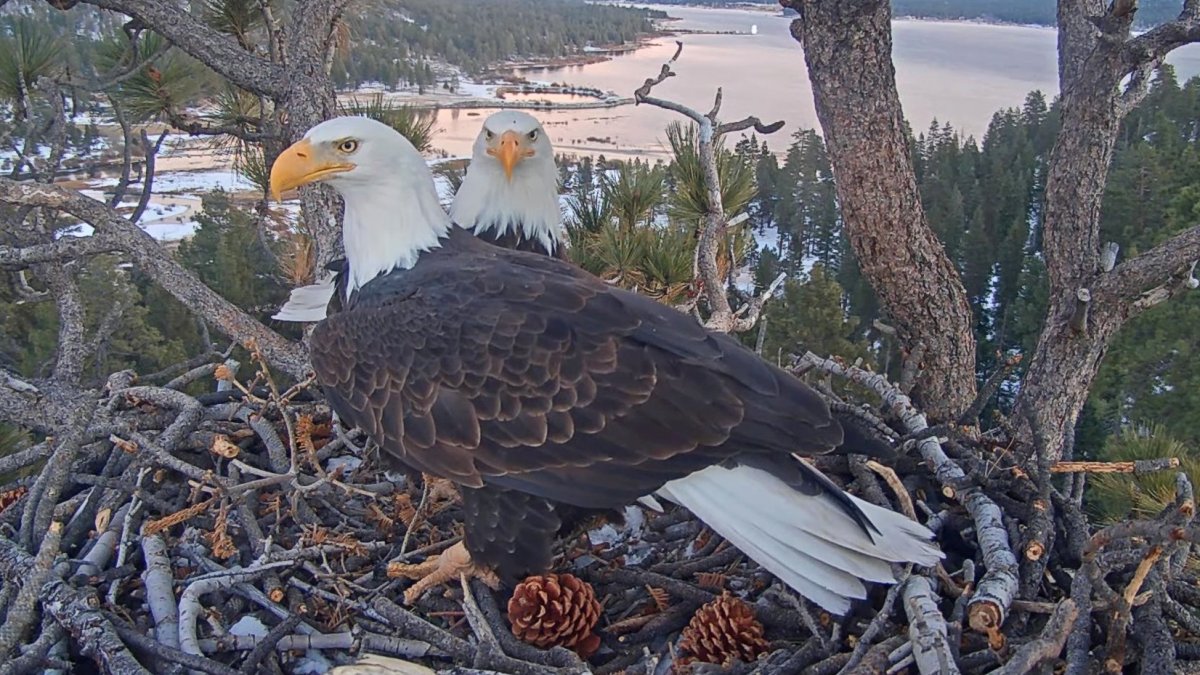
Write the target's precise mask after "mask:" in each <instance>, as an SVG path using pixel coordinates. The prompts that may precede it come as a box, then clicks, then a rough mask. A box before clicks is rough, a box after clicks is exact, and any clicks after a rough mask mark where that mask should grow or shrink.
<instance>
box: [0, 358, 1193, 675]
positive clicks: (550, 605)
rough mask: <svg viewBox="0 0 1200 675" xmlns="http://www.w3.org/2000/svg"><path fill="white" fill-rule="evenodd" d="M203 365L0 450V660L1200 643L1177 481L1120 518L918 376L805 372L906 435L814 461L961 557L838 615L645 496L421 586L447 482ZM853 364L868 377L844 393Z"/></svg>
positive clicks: (486, 656)
mask: <svg viewBox="0 0 1200 675" xmlns="http://www.w3.org/2000/svg"><path fill="white" fill-rule="evenodd" d="M194 365H195V364H192V365H191V366H188V367H189V368H193V369H195V368H194ZM209 365H210V366H213V365H214V364H209ZM199 370H200V372H201V373H202V375H201V377H199V378H194V379H193V380H192V381H189V380H188V378H187V377H184V376H181V375H180V374H179V372H173V373H164V374H158V375H154V376H148V377H145V378H141V379H140V380H139V379H138V378H137V377H136V376H134V375H133V374H132V373H118V374H115V375H114V376H113V377H112V378H110V380H109V383H108V386H107V387H106V388H105V389H104V390H103V391H96V392H91V393H89V394H88V397H87V398H86V399H85V400H86V402H87V403H86V406H90V408H88V407H86V406H85V408H86V409H85V408H81V413H80V414H79V415H77V416H76V417H74V418H73V422H72V423H73V424H74V425H75V426H74V427H73V428H63V429H61V430H57V433H56V434H55V436H54V437H52V438H48V439H46V440H45V441H44V442H42V443H41V445H37V446H34V447H32V448H30V449H27V450H23V451H22V452H21V453H19V454H18V455H14V456H13V457H14V458H17V459H13V458H0V470H2V471H4V472H6V473H5V474H4V477H3V479H0V577H2V578H3V581H4V584H3V587H2V589H0V616H3V617H4V625H3V626H0V647H2V648H3V651H4V654H3V659H4V660H5V662H4V668H0V670H4V671H5V672H8V671H13V672H39V671H41V670H45V669H61V670H71V669H72V667H75V668H76V669H78V668H83V667H84V666H83V665H82V664H84V663H91V664H94V665H97V666H98V667H99V668H100V670H101V671H107V672H117V673H143V672H155V673H166V672H184V671H188V670H191V671H198V672H207V673H218V674H221V675H229V674H230V673H235V672H239V671H240V672H283V673H291V672H313V671H314V670H316V671H328V670H330V669H336V668H338V667H342V666H349V665H352V664H353V663H354V662H355V661H357V660H358V659H360V658H363V657H364V656H366V655H368V654H375V655H386V656H389V657H392V658H396V659H400V660H402V661H411V662H417V663H420V664H423V665H424V666H426V667H428V668H431V669H432V670H434V671H435V672H439V671H445V672H457V673H469V672H472V671H473V670H474V671H476V672H478V671H493V672H504V673H520V674H533V675H542V674H546V675H551V674H564V673H579V672H585V670H590V671H591V672H595V673H597V674H604V673H626V674H627V675H636V674H649V673H661V672H664V671H665V669H667V668H668V667H670V662H671V661H675V660H677V659H678V660H679V661H682V662H683V664H686V663H687V662H688V661H689V660H692V663H691V664H690V665H689V666H688V667H689V668H690V669H691V670H692V671H693V672H697V673H699V672H732V673H751V672H754V673H764V674H766V673H772V674H774V673H799V672H811V673H835V672H839V671H844V672H853V673H866V672H885V671H889V672H899V671H902V670H904V669H905V668H908V669H909V670H910V672H915V671H923V672H933V671H937V670H940V671H941V672H965V673H982V672H991V671H994V670H996V669H1002V670H1001V671H1000V672H1004V673H1024V672H1032V671H1034V670H1039V671H1040V670H1044V669H1054V668H1058V669H1062V668H1065V670H1066V672H1067V673H1079V674H1083V673H1091V672H1104V671H1108V672H1120V671H1122V670H1129V669H1136V670H1139V671H1140V672H1144V673H1171V672H1176V671H1179V670H1186V669H1188V668H1194V667H1195V666H1196V665H1197V664H1196V662H1197V661H1200V620H1197V619H1196V617H1197V616H1200V613H1198V612H1200V592H1198V591H1197V590H1196V589H1197V588H1200V566H1197V565H1196V564H1195V563H1194V558H1193V557H1192V553H1191V547H1192V545H1193V543H1194V542H1195V541H1196V540H1197V530H1196V529H1195V527H1194V525H1193V524H1192V515H1193V512H1194V501H1193V497H1192V492H1191V484H1190V482H1189V481H1188V479H1187V477H1186V476H1185V475H1183V474H1179V475H1178V479H1177V481H1176V482H1177V485H1176V498H1175V500H1174V502H1172V503H1170V504H1166V505H1164V508H1163V510H1162V512H1161V513H1160V514H1158V515H1157V516H1156V517H1154V518H1150V519H1145V520H1130V521H1125V522H1121V523H1115V524H1107V525H1106V526H1103V527H1101V526H1100V525H1098V524H1095V523H1091V522H1090V521H1089V519H1088V517H1087V514H1086V512H1085V510H1084V509H1083V508H1082V504H1083V496H1084V486H1085V480H1084V477H1085V476H1086V473H1084V472H1085V471H1088V470H1090V469H1092V468H1094V467H1089V466H1070V465H1067V466H1065V467H1058V468H1057V469H1055V468H1054V467H1051V466H1047V465H1045V463H1039V462H1038V461H1036V460H1035V459H1032V456H1033V455H1034V454H1035V453H1033V452H1032V451H1031V449H1030V448H1026V447H1022V446H1021V445H1020V444H1019V443H1017V442H1015V441H1014V440H1013V439H1012V438H1011V437H1010V436H1009V435H1008V434H1007V433H1006V432H1005V431H1004V428H1005V427H1004V425H1003V424H1001V425H999V426H998V428H997V429H996V430H993V431H984V432H981V431H980V430H978V429H977V428H974V427H965V426H958V425H945V426H940V427H935V428H929V427H928V425H927V424H926V423H925V420H924V417H923V416H921V415H920V414H919V412H918V411H916V410H914V409H913V408H912V405H911V403H910V402H909V401H908V399H907V397H906V396H905V395H904V393H903V392H902V391H901V390H900V389H899V388H897V387H895V386H893V385H892V384H890V383H888V382H887V381H886V380H884V379H883V378H881V377H880V376H878V375H877V374H874V373H869V372H866V371H862V370H860V369H858V368H855V367H854V366H850V365H847V364H844V363H841V362H837V361H830V360H827V359H818V358H816V357H811V355H810V357H806V358H805V360H804V361H802V363H801V365H800V367H799V369H798V370H797V375H798V376H800V377H805V378H806V379H808V380H809V381H810V382H813V383H814V384H815V385H816V386H817V387H818V388H819V389H821V390H822V391H823V392H824V393H825V395H826V396H827V397H828V398H829V400H830V402H831V405H833V406H834V407H835V408H837V409H840V410H852V411H853V413H852V414H854V415H857V416H858V417H859V418H860V421H861V422H862V423H863V425H864V427H865V428H867V429H873V430H874V433H875V434H877V435H878V436H879V438H880V439H881V440H884V441H886V442H887V443H889V444H890V445H892V446H893V447H896V448H898V449H899V451H900V456H899V458H898V459H897V460H896V461H895V462H892V463H889V464H887V465H882V464H877V463H874V462H870V461H868V460H867V459H866V458H861V457H854V456H851V457H824V458H818V459H816V460H814V464H815V465H816V466H817V467H818V468H819V469H821V470H822V471H824V472H825V473H826V474H827V475H829V476H830V477H831V478H832V479H833V480H835V481H836V482H838V483H839V484H841V485H843V486H845V487H846V488H847V489H848V490H849V491H850V492H852V493H854V494H856V495H858V496H860V497H862V498H863V499H867V500H869V501H872V502H875V503H877V504H880V505H884V506H887V507H888V508H892V509H895V510H897V511H901V512H911V514H912V515H913V516H914V517H916V518H917V519H918V520H919V521H921V522H923V523H925V524H926V525H927V526H928V527H930V529H932V530H933V531H934V532H935V533H937V536H938V543H939V545H940V546H941V547H942V549H943V550H944V551H945V552H946V559H945V560H944V562H943V564H942V565H940V566H939V567H937V568H934V569H908V568H899V567H898V568H897V569H896V570H895V573H896V576H897V578H898V579H900V580H901V583H898V584H896V585H894V586H890V587H889V586H879V585H875V586H871V587H870V590H869V595H868V597H867V598H866V599H865V600H862V601H860V602H857V603H855V605H854V607H853V609H852V610H851V612H850V613H849V614H848V615H847V616H844V617H836V616H830V615H828V614H826V613H824V612H822V611H820V609H819V608H817V607H815V606H814V605H812V604H811V603H808V602H806V601H804V600H803V599H802V598H799V597H797V596H796V595H795V594H794V593H792V592H791V591H789V590H788V589H786V588H785V587H783V586H782V585H781V584H780V583H779V582H778V581H777V580H775V579H774V578H773V577H772V576H771V575H769V574H768V573H766V572H764V571H763V570H762V569H761V568H759V567H758V566H757V565H756V564H754V563H753V562H752V561H750V560H749V559H748V558H747V557H746V556H744V555H742V554H741V553H740V552H739V551H737V550H736V549H735V548H733V547H732V546H730V545H729V544H728V543H727V542H725V541H724V540H722V539H721V538H720V537H718V536H716V535H714V534H713V533H712V532H711V531H710V530H708V529H707V528H706V527H705V526H704V525H703V524H702V523H700V522H698V521H697V520H696V519H695V518H693V517H692V516H691V515H690V514H689V513H687V512H686V511H683V510H681V509H677V508H670V507H668V508H667V510H666V511H665V512H663V513H655V512H652V511H649V510H646V509H643V508H641V507H640V506H634V507H629V508H627V509H626V510H625V514H624V516H625V519H624V522H623V523H608V524H595V523H590V524H588V525H587V526H586V527H583V528H581V529H580V530H578V531H576V532H574V533H571V534H570V535H568V536H564V537H563V538H562V539H561V540H560V541H559V543H558V546H557V550H556V558H555V565H554V571H555V572H557V573H558V574H557V576H555V575H550V576H547V577H544V578H539V579H535V580H529V581H527V582H525V583H524V584H523V585H521V586H520V587H519V588H518V589H517V590H516V593H515V594H513V593H512V592H511V591H509V590H501V591H499V592H493V591H491V590H489V589H487V588H486V587H484V586H482V585H481V584H474V585H471V584H467V585H458V584H451V585H449V586H444V587H441V588H440V589H438V590H437V591H436V592H431V593H427V594H426V595H425V596H424V597H423V598H422V599H421V601H420V602H419V604H418V605H417V606H415V607H412V608H408V607H404V606H402V605H401V604H400V602H399V598H400V596H401V595H402V594H403V591H404V590H405V588H407V587H408V585H409V584H410V583H411V582H410V581H408V580H405V579H394V578H391V577H389V575H388V566H389V564H411V563H419V562H421V561H422V560H423V559H425V558H427V557H428V556H431V555H434V554H436V553H438V552H440V551H442V550H444V549H445V548H447V547H449V546H451V545H452V544H454V543H455V542H456V541H458V540H459V537H460V535H461V526H460V522H461V515H462V514H461V509H460V506H459V499H458V496H457V493H456V491H455V490H454V489H452V487H453V486H449V485H441V484H439V483H438V482H437V481H428V482H427V481H426V480H425V477H423V476H421V475H420V474H403V473H398V472H394V471H391V470H389V469H388V467H386V466H385V465H384V464H383V462H382V460H381V458H380V454H379V451H378V448H376V447H374V446H373V445H372V444H371V443H370V442H368V441H367V440H366V439H365V437H363V436H362V435H360V434H358V433H356V432H353V431H347V430H344V429H341V428H340V427H339V426H338V425H337V424H336V423H335V422H334V420H332V419H331V416H330V413H329V410H328V408H327V407H326V406H325V405H324V403H323V402H322V400H321V399H320V396H319V394H318V393H317V392H315V391H313V390H311V389H310V387H309V386H308V383H300V384H298V385H296V386H293V387H291V388H284V387H279V386H276V383H275V382H274V381H273V379H272V378H271V375H270V373H269V372H268V371H267V370H266V369H265V368H264V367H262V366H261V365H260V366H259V367H258V369H257V371H256V372H252V373H250V374H249V375H248V376H243V377H241V378H239V377H236V376H235V375H236V373H235V370H236V369H231V368H229V367H226V368H225V369H223V370H220V371H219V374H220V383H221V386H222V388H223V389H224V390H223V391H219V392H216V393H213V391H212V390H213V388H214V386H215V384H216V382H215V381H214V380H213V379H212V374H213V373H214V371H215V370H216V369H215V367H208V368H207V370H204V369H199ZM242 370H243V371H245V370H247V369H242ZM168 380H169V381H170V384H171V387H170V388H168V387H166V386H164V384H162V383H165V382H167V381H168ZM847 383H853V385H854V388H853V391H855V392H857V393H856V394H855V395H854V396H853V397H850V396H846V395H840V396H839V395H837V394H835V393H834V392H835V390H836V391H848V389H844V388H843V387H844V385H846V384H847ZM864 404H865V405H864ZM839 406H841V407H839ZM85 413H86V414H85ZM1143 468H1145V467H1143ZM1161 468H1163V469H1165V470H1168V471H1170V470H1173V469H1172V463H1171V462H1164V463H1162V467H1161ZM1104 470H1111V467H1106V468H1105V469H1104ZM38 524H43V525H42V527H41V529H40V531H38V528H37V526H38ZM48 531H49V534H47V532H48ZM505 608H506V609H507V610H508V611H507V612H506V611H504V609H505ZM547 617H549V619H547ZM1135 619H1136V621H1135ZM539 620H540V621H541V623H540V624H539ZM551 624H553V626H551ZM514 633H515V635H514ZM518 637H520V638H523V639H525V640H528V641H529V642H532V643H533V644H536V645H539V647H548V649H542V648H539V647H534V646H531V645H530V644H527V643H526V642H523V641H522V640H521V639H518ZM552 645H557V646H552ZM572 650H575V651H572ZM576 652H578V653H576ZM581 656H582V657H586V658H587V661H586V663H585V662H584V661H583V659H582V658H581ZM705 662H712V663H711V664H709V663H705ZM715 664H722V665H715ZM680 665H682V664H680ZM345 672H352V671H345Z"/></svg>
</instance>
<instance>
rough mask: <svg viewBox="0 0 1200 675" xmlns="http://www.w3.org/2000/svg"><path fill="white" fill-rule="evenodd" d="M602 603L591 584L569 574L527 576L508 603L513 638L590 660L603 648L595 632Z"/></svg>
mask: <svg viewBox="0 0 1200 675" xmlns="http://www.w3.org/2000/svg"><path fill="white" fill-rule="evenodd" d="M599 620H600V603H599V602H598V601H597V600H596V592H595V591H594V590H593V589H592V586H591V584H589V583H588V582H586V581H583V580H582V579H579V578H578V577H575V576H572V575H570V574H546V575H543V576H534V577H528V578H526V579H525V580H524V581H522V582H521V583H520V584H518V585H517V587H516V589H514V590H513V594H512V598H511V599H510V600H509V601H508V621H509V623H511V624H512V632H513V635H515V636H517V638H519V639H520V640H522V641H524V642H528V643H529V644H531V645H533V646H535V647H541V648H542V649H548V648H550V647H566V648H568V649H573V650H574V651H575V653H577V654H579V655H580V656H581V657H583V658H585V659H586V658H587V657H589V656H591V655H592V654H593V653H595V651H596V649H597V648H598V647H599V646H600V637H599V636H598V635H596V634H595V633H593V632H592V629H594V628H595V627H596V622H597V621H599Z"/></svg>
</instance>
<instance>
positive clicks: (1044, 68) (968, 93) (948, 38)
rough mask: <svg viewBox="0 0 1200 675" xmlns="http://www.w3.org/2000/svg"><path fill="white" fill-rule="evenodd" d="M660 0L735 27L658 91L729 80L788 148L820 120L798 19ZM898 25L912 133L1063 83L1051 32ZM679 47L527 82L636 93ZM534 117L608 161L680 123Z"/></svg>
mask: <svg viewBox="0 0 1200 675" xmlns="http://www.w3.org/2000/svg"><path fill="white" fill-rule="evenodd" d="M660 8H661V9H664V10H666V11H667V12H668V14H670V15H671V16H674V17H679V18H680V19H681V21H676V22H672V23H671V25H672V26H673V27H677V28H681V29H691V30H709V31H734V32H736V33H738V34H732V35H729V34H720V35H703V34H701V35H683V36H682V37H681V38H680V39H681V40H682V41H683V43H684V50H683V55H682V56H681V57H680V60H679V61H678V62H677V63H676V64H675V67H674V70H675V72H676V73H677V76H676V77H673V78H671V79H669V80H667V81H666V82H664V83H663V84H662V85H660V86H658V87H656V88H655V89H654V94H655V95H656V96H661V97H664V98H670V99H672V100H675V101H679V102H681V103H685V104H687V105H690V106H692V107H694V108H698V109H700V110H702V111H707V110H708V109H709V107H711V105H712V101H713V95H714V94H715V92H716V88H717V87H718V86H719V87H722V88H723V89H724V100H725V103H724V105H723V107H722V109H721V110H722V114H721V117H722V119H724V120H733V119H738V118H741V117H744V116H746V115H757V116H758V117H760V118H761V119H763V120H764V121H774V120H777V119H782V120H784V121H786V122H787V125H786V126H785V127H784V130H783V131H781V132H779V133H777V134H776V135H775V136H774V137H772V138H771V139H770V142H771V144H772V146H773V147H776V148H780V149H782V148H783V147H786V145H787V144H788V139H787V136H788V135H790V134H791V133H792V132H794V131H795V130H796V129H799V128H816V127H817V126H818V124H817V118H816V112H815V110H814V108H813V100H812V88H811V86H810V85H809V82H808V75H807V69H806V67H805V65H804V56H803V53H802V52H801V50H800V47H799V45H798V44H797V43H796V42H795V40H793V39H792V37H791V35H790V34H789V32H788V26H789V23H790V19H788V18H784V17H782V16H780V15H779V14H778V13H777V12H775V11H771V12H765V11H756V10H745V9H701V8H691V7H674V6H670V7H660ZM751 26H757V34H756V35H751V34H750V30H751ZM892 26H893V35H894V46H893V61H894V62H895V65H896V83H897V87H898V89H899V91H900V100H901V103H902V104H903V106H904V112H905V115H906V117H907V118H908V120H909V123H910V124H911V125H912V126H913V128H914V129H918V130H922V129H925V128H927V127H928V126H929V124H930V122H932V121H933V120H934V119H936V120H938V121H939V122H942V123H945V122H949V123H950V124H952V125H954V127H955V128H957V129H960V130H962V131H963V133H964V134H967V135H973V136H975V137H976V138H981V137H982V135H983V133H984V131H985V130H986V129H987V125H988V122H989V121H990V119H991V117H992V115H993V114H994V113H995V112H996V111H997V110H999V109H1001V108H1006V107H1014V106H1020V105H1021V103H1022V101H1023V100H1024V99H1025V95H1026V94H1027V93H1029V92H1030V91H1032V90H1035V89H1038V90H1041V91H1042V92H1043V93H1045V94H1046V96H1047V97H1048V98H1049V97H1052V96H1053V95H1054V94H1056V93H1057V91H1058V82H1057V77H1058V76H1057V69H1056V58H1057V56H1056V53H1055V50H1056V46H1055V37H1056V35H1055V31H1054V29H1052V28H1038V27H1027V26H993V25H986V24H975V23H959V22H942V21H915V20H898V21H895V22H893V24H892ZM674 50H675V43H674V42H673V41H672V40H670V39H662V40H658V41H656V42H655V43H654V44H653V45H651V46H649V47H646V48H644V49H639V50H637V51H635V52H632V53H627V54H623V55H619V56H615V57H614V58H613V59H612V60H610V61H605V62H603V63H595V64H589V65H582V66H571V67H562V68H532V69H525V70H523V71H522V73H523V74H524V75H525V76H526V77H528V78H529V79H530V80H535V81H544V82H566V83H570V84H574V85H584V86H590V87H598V88H600V89H603V90H606V91H608V90H611V91H615V92H617V93H618V94H620V95H622V96H631V95H632V94H633V91H634V90H635V89H637V88H638V87H639V86H641V83H642V82H643V81H644V80H645V79H646V78H647V77H652V76H654V75H656V74H657V73H658V70H659V67H660V66H661V65H662V63H663V62H664V61H666V60H667V59H669V58H670V57H671V55H672V54H673V53H674ZM1169 61H1170V62H1171V63H1172V64H1174V65H1175V67H1176V69H1177V71H1178V74H1179V78H1180V80H1181V81H1182V80H1184V79H1186V78H1188V77H1191V76H1193V75H1196V74H1197V73H1200V45H1190V46H1188V47H1184V48H1183V49H1180V50H1177V51H1176V52H1174V53H1173V54H1172V56H1171V58H1170V59H1169ZM530 98H531V99H538V98H548V97H547V96H546V95H531V96H529V97H528V98H527V99H526V100H528V99H530ZM555 99H556V100H558V97H555ZM514 100H516V99H515V98H514ZM491 112H492V111H491V110H481V109H476V110H470V111H465V110H442V111H440V112H439V113H438V126H439V127H440V129H441V131H440V133H439V134H438V136H437V141H436V145H437V146H438V147H440V148H442V149H444V150H446V151H448V152H449V153H450V154H452V155H467V154H469V152H470V146H471V143H472V142H473V140H474V138H475V135H476V134H477V133H478V132H479V125H480V123H481V121H482V116H483V115H487V114H490V113H491ZM469 113H471V114H469ZM534 114H535V115H536V116H537V117H538V118H539V119H541V120H543V123H544V124H545V126H546V129H547V132H548V133H549V134H550V135H551V138H552V140H553V141H554V143H555V145H556V146H557V147H558V149H559V150H560V151H563V152H574V153H577V154H592V155H597V154H604V155H607V156H611V157H628V156H636V155H643V156H647V155H648V156H655V157H662V156H664V155H665V154H666V150H665V145H666V139H665V133H664V128H665V127H666V125H667V124H668V123H669V122H671V121H674V120H678V119H682V118H681V117H680V116H679V115H678V114H676V113H671V112H668V111H665V110H661V109H657V108H652V107H649V106H645V105H641V106H636V107H635V106H624V107H619V108H605V109H594V110H560V111H536V112H534Z"/></svg>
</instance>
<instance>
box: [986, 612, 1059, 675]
mask: <svg viewBox="0 0 1200 675" xmlns="http://www.w3.org/2000/svg"><path fill="white" fill-rule="evenodd" d="M1078 617H1079V608H1078V607H1077V606H1076V605H1075V601H1074V600H1072V599H1070V598H1066V599H1064V600H1063V601H1062V602H1060V603H1058V606H1057V607H1055V609H1054V614H1053V615H1051V616H1050V620H1049V621H1047V622H1046V627H1045V628H1043V629H1042V634H1041V637H1039V638H1038V639H1036V640H1034V641H1033V642H1030V643H1028V644H1026V645H1024V646H1022V647H1021V648H1020V649H1018V650H1017V652H1016V653H1015V654H1013V657H1012V658H1011V659H1009V661H1008V663H1006V664H1004V667H1003V668H1000V669H998V670H996V671H994V672H995V673H997V675H1021V674H1023V673H1030V672H1033V671H1034V669H1035V668H1036V667H1037V666H1038V665H1040V664H1041V663H1042V662H1044V661H1048V660H1050V659H1053V658H1055V657H1057V656H1058V655H1059V654H1060V653H1062V650H1063V646H1064V645H1065V644H1066V643H1067V636H1068V635H1070V634H1071V629H1072V628H1074V627H1075V619H1076V618H1078Z"/></svg>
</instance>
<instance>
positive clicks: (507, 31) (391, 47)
mask: <svg viewBox="0 0 1200 675" xmlns="http://www.w3.org/2000/svg"><path fill="white" fill-rule="evenodd" d="M664 16H665V13H663V12H661V11H654V10H646V9H634V8H626V7H613V6H609V5H597V4H590V3H586V2H584V1H583V0H484V1H482V2H470V3H466V2H444V1H443V0H373V1H372V2H371V3H370V4H367V5H364V6H362V9H361V10H360V11H359V12H358V13H357V15H356V16H354V17H353V18H352V19H351V21H350V28H351V34H352V35H353V36H354V42H353V44H354V46H353V48H352V49H351V50H350V51H349V53H348V54H346V55H344V56H343V57H342V58H340V59H338V61H337V63H336V64H335V68H334V76H335V78H336V80H337V82H338V84H342V85H353V84H358V83H361V82H364V81H369V80H375V81H381V82H385V83H394V82H396V81H398V80H399V81H402V82H405V83H408V84H419V85H428V84H432V83H433V82H432V80H433V77H434V76H433V73H432V72H431V71H430V70H429V69H428V68H427V67H426V66H425V65H424V64H423V62H424V61H427V60H429V59H436V60H439V61H445V62H448V63H451V64H453V65H456V66H459V67H461V68H463V69H465V70H467V71H468V72H478V71H481V70H483V69H485V68H487V67H488V66H491V65H494V64H496V63H499V62H502V61H504V60H506V59H511V58H529V57H535V58H536V57H543V58H550V57H557V56H566V55H569V54H574V53H578V52H580V51H582V50H583V49H584V48H585V47H589V46H593V47H599V46H601V45H612V44H621V43H625V42H630V41H632V40H635V39H636V38H637V37H638V35H640V34H644V33H648V32H650V31H651V30H653V28H654V26H653V24H652V23H651V19H652V18H655V17H658V18H661V17H664Z"/></svg>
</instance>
